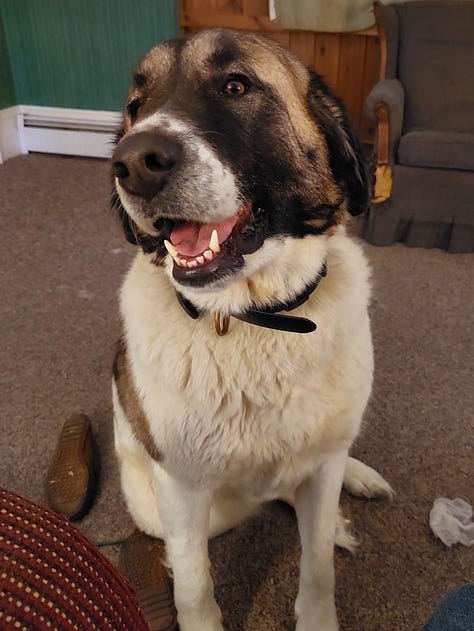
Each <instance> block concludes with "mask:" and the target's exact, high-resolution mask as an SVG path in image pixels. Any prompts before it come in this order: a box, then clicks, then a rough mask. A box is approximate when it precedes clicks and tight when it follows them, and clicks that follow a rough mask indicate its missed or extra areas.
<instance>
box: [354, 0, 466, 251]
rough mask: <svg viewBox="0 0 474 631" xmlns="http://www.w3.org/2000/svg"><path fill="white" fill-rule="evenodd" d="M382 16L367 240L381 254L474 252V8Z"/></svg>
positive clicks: (412, 9)
mask: <svg viewBox="0 0 474 631" xmlns="http://www.w3.org/2000/svg"><path fill="white" fill-rule="evenodd" d="M374 12H375V14H376V18H377V24H378V28H379V38H380V44H381V72H380V81H379V82H378V83H377V84H376V85H375V87H374V88H373V90H372V92H371V93H370V94H369V96H368V98H367V102H366V111H367V113H368V114H369V116H372V117H374V118H375V119H376V120H377V138H376V143H375V156H374V157H375V160H374V162H375V187H374V197H373V200H372V204H371V207H370V210H369V212H368V214H367V216H366V219H365V223H364V227H363V235H364V237H365V238H366V239H367V240H368V241H370V242H371V243H374V244H376V245H388V244H390V243H393V242H395V241H403V242H405V243H406V244H407V245H411V246H423V247H439V248H443V249H446V250H449V251H451V252H472V251H474V1H472V0H465V1H458V0H440V1H436V0H415V1H412V2H406V3H405V4H397V5H389V6H384V5H380V4H378V3H376V5H375V6H374Z"/></svg>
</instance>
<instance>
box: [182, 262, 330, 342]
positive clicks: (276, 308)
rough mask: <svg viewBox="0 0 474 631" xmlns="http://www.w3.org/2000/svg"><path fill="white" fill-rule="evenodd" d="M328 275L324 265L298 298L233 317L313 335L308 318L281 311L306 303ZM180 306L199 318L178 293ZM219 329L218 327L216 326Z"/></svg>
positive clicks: (250, 310) (192, 306)
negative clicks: (282, 313) (322, 279)
mask: <svg viewBox="0 0 474 631" xmlns="http://www.w3.org/2000/svg"><path fill="white" fill-rule="evenodd" d="M326 274H327V265H326V263H323V266H322V268H321V269H320V271H319V272H318V274H317V276H316V278H315V279H314V280H313V281H311V283H309V285H306V287H305V288H304V289H303V291H302V292H301V293H300V294H298V296H296V298H294V299H293V300H292V301H291V302H280V303H278V304H274V305H271V306H269V307H263V308H262V307H259V308H258V309H248V310H247V311H244V312H243V313H233V314H232V316H233V317H234V318H237V319H238V320H242V321H243V322H248V323H249V324H255V325H257V326H263V327H265V328H267V329H276V330H278V331H289V332H291V333H311V332H312V331H315V330H316V324H315V323H314V322H313V321H312V320H308V318H300V317H297V316H289V315H281V314H280V313H279V312H280V311H292V310H293V309H296V308H297V307H299V306H300V305H302V304H303V303H305V302H306V301H307V300H308V298H309V297H310V296H311V294H312V293H313V291H314V290H315V289H316V288H317V286H318V285H319V283H320V281H321V278H324V277H325V276H326ZM176 296H177V298H178V301H179V304H180V305H181V306H182V307H183V309H184V310H185V311H186V313H187V314H188V315H189V316H190V317H191V318H193V319H197V318H199V315H200V313H199V310H198V309H197V308H196V307H195V305H193V303H192V302H191V301H190V300H188V299H187V298H185V297H184V296H183V295H182V294H180V293H179V292H178V291H177V292H176ZM216 329H217V325H216ZM226 331H227V328H225V330H224V331H223V332H220V330H219V329H217V332H218V333H219V335H223V334H224V333H225V332H226Z"/></svg>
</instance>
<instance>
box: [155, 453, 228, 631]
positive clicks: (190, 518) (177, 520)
mask: <svg viewBox="0 0 474 631" xmlns="http://www.w3.org/2000/svg"><path fill="white" fill-rule="evenodd" d="M154 483H155V488H156V494H157V498H158V508H159V512H160V516H161V520H162V524H163V530H164V536H165V543H166V551H167V557H168V561H169V563H170V564H171V569H172V571H173V580H174V597H175V604H176V609H177V611H178V622H179V628H180V630H181V631H223V627H222V624H221V612H220V609H219V607H218V606H217V603H216V601H215V600H214V589H213V584H212V579H211V574H210V563H209V556H208V528H209V514H210V507H211V501H212V493H211V492H210V491H208V490H200V489H194V488H190V487H189V486H188V485H186V484H185V483H183V482H181V481H179V480H177V479H176V478H173V477H171V476H169V475H168V474H167V473H166V472H165V471H164V470H163V469H162V468H161V467H160V466H159V465H155V467H154Z"/></svg>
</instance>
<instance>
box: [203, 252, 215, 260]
mask: <svg viewBox="0 0 474 631" xmlns="http://www.w3.org/2000/svg"><path fill="white" fill-rule="evenodd" d="M203 254H204V258H205V259H206V261H212V259H213V258H214V252H213V251H212V250H206V251H205V252H203Z"/></svg>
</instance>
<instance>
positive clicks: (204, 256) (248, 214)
mask: <svg viewBox="0 0 474 631" xmlns="http://www.w3.org/2000/svg"><path fill="white" fill-rule="evenodd" d="M167 223H168V227H167V232H168V234H169V238H168V239H165V240H164V245H165V247H166V249H167V250H168V253H169V254H170V256H171V257H172V258H173V261H174V264H173V277H174V278H175V279H176V280H177V281H178V282H180V283H182V284H183V285H193V286H200V285H205V284H208V283H209V282H212V281H215V280H218V279H219V278H222V277H224V276H226V275H229V274H231V273H233V272H235V271H237V270H238V269H240V268H241V267H242V266H243V264H244V259H243V255H244V254H250V253H251V252H255V251H256V250H257V249H258V248H260V247H261V246H262V244H263V242H264V240H265V236H266V224H267V214H266V213H265V211H264V210H263V209H262V207H261V206H260V205H259V204H255V203H254V204H252V203H245V204H244V205H243V206H242V207H241V208H240V210H239V212H238V213H237V214H236V215H234V216H233V217H230V218H228V219H225V220H224V221H221V222H214V223H199V222H197V221H189V222H183V221H168V222H167Z"/></svg>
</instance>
